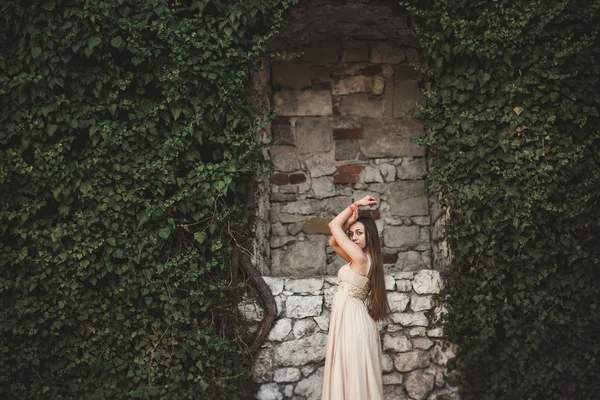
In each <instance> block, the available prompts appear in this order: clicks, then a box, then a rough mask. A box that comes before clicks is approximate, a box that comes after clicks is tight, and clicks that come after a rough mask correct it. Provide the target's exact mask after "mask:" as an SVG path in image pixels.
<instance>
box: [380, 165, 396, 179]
mask: <svg viewBox="0 0 600 400" xmlns="http://www.w3.org/2000/svg"><path fill="white" fill-rule="evenodd" d="M379 172H381V176H383V180H384V181H385V182H394V181H395V180H396V167H394V166H393V165H391V164H381V165H380V166H379Z"/></svg>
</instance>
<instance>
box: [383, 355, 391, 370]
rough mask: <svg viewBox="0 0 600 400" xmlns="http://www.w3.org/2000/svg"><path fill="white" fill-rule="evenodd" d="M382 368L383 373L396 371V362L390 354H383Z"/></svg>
mask: <svg viewBox="0 0 600 400" xmlns="http://www.w3.org/2000/svg"><path fill="white" fill-rule="evenodd" d="M381 366H382V368H383V372H392V371H393V370H394V360H392V357H390V356H389V355H388V354H383V357H382V359H381Z"/></svg>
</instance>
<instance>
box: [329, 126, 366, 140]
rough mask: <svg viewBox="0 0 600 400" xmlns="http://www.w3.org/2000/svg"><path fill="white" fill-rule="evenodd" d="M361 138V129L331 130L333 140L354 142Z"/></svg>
mask: <svg viewBox="0 0 600 400" xmlns="http://www.w3.org/2000/svg"><path fill="white" fill-rule="evenodd" d="M362 138H363V129H362V128H337V129H334V130H333V139H334V140H356V139H362Z"/></svg>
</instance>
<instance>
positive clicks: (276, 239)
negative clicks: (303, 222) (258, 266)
mask: <svg viewBox="0 0 600 400" xmlns="http://www.w3.org/2000/svg"><path fill="white" fill-rule="evenodd" d="M295 241H296V238H295V237H294V236H272V237H271V240H270V246H271V248H272V249H277V248H279V247H283V246H285V245H286V244H288V243H293V242H295Z"/></svg>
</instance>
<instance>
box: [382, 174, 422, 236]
mask: <svg viewBox="0 0 600 400" xmlns="http://www.w3.org/2000/svg"><path fill="white" fill-rule="evenodd" d="M424 191H425V181H396V182H393V183H391V184H390V186H389V188H388V190H387V191H386V192H385V195H386V196H387V199H388V204H389V206H390V214H391V215H393V216H407V217H408V216H410V217H413V216H418V215H428V214H429V206H428V203H427V196H426V195H425V193H424ZM417 237H418V234H417Z"/></svg>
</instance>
